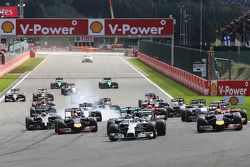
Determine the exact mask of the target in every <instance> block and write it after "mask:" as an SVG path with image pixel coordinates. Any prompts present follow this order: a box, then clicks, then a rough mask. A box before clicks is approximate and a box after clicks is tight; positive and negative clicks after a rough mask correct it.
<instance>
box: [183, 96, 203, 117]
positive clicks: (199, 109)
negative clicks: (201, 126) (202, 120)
mask: <svg viewBox="0 0 250 167" xmlns="http://www.w3.org/2000/svg"><path fill="white" fill-rule="evenodd" d="M206 112H208V107H207V106H206V100H205V99H197V100H191V101H190V105H186V106H185V108H184V109H183V110H181V120H182V121H185V122H196V121H197V118H198V115H199V114H200V113H206Z"/></svg>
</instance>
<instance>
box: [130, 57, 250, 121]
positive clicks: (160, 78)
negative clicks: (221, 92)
mask: <svg viewBox="0 0 250 167" xmlns="http://www.w3.org/2000/svg"><path fill="white" fill-rule="evenodd" d="M129 62H130V63H132V64H133V65H134V66H136V67H137V68H139V69H140V70H141V71H143V72H144V73H145V74H147V75H148V76H147V77H148V78H149V79H150V80H151V81H153V82H154V83H155V84H157V85H159V86H160V87H161V88H162V89H163V90H165V91H166V92H167V93H169V94H170V95H171V96H172V97H174V98H178V97H182V98H184V99H185V102H186V103H189V101H190V100H191V99H199V98H203V99H206V101H207V104H208V103H211V102H213V101H217V100H220V99H222V98H223V97H221V96H201V95H199V94H197V93H196V92H194V91H192V90H191V89H189V88H186V87H184V86H183V85H181V84H179V83H177V82H175V81H173V80H171V79H169V78H167V77H165V76H164V75H162V74H160V73H159V72H157V71H155V70H153V69H152V68H150V67H149V66H148V65H146V64H144V63H143V62H141V61H139V60H137V59H134V58H131V59H129ZM244 101H245V105H240V106H239V107H240V108H242V109H246V110H247V111H248V118H250V106H249V105H247V103H246V102H247V101H250V97H245V98H244Z"/></svg>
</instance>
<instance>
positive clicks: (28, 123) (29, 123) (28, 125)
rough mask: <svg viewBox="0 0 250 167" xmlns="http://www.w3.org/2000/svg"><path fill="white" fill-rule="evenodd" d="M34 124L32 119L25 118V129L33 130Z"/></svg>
mask: <svg viewBox="0 0 250 167" xmlns="http://www.w3.org/2000/svg"><path fill="white" fill-rule="evenodd" d="M33 124H34V122H33V120H32V119H31V118H30V117H26V118H25V127H26V129H27V130H33V129H32V125H33Z"/></svg>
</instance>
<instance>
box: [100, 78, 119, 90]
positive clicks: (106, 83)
mask: <svg viewBox="0 0 250 167" xmlns="http://www.w3.org/2000/svg"><path fill="white" fill-rule="evenodd" d="M99 88H100V89H111V88H114V89H118V83H117V82H113V81H112V80H111V78H103V82H99Z"/></svg>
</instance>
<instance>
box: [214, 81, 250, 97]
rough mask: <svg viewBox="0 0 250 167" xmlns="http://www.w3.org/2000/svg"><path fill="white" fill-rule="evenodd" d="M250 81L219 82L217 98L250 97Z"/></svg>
mask: <svg viewBox="0 0 250 167" xmlns="http://www.w3.org/2000/svg"><path fill="white" fill-rule="evenodd" d="M249 84H250V81H217V96H250V90H249V86H250V85H249Z"/></svg>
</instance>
